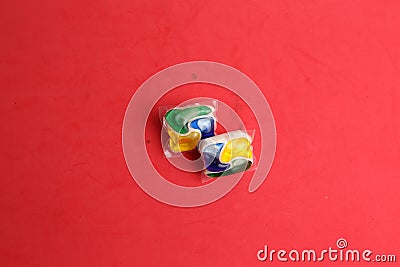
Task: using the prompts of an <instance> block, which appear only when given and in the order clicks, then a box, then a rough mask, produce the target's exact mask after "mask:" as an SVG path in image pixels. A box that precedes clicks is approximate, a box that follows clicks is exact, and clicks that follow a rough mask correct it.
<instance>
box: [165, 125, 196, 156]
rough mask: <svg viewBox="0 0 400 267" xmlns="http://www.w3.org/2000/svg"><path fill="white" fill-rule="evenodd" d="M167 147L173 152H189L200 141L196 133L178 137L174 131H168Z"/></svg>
mask: <svg viewBox="0 0 400 267" xmlns="http://www.w3.org/2000/svg"><path fill="white" fill-rule="evenodd" d="M168 135H169V137H170V138H169V147H170V148H171V150H172V151H174V152H184V151H190V150H193V149H195V148H196V146H197V143H198V142H199V140H200V134H199V133H198V132H192V133H189V134H188V135H180V134H178V133H176V132H175V131H172V130H170V129H168Z"/></svg>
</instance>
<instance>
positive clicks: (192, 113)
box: [165, 106, 212, 134]
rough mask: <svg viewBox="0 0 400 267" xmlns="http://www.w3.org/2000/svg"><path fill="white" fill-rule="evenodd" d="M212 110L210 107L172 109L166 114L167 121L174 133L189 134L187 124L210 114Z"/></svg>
mask: <svg viewBox="0 0 400 267" xmlns="http://www.w3.org/2000/svg"><path fill="white" fill-rule="evenodd" d="M211 112H212V109H211V108H210V107H208V106H194V107H189V108H180V109H171V110H170V111H168V112H167V113H166V114H165V120H166V121H167V123H168V125H169V126H171V128H172V129H174V131H176V132H178V133H180V134H187V133H188V132H189V129H188V127H187V123H188V122H189V121H190V120H191V119H192V118H194V117H197V116H203V115H207V114H210V113H211Z"/></svg>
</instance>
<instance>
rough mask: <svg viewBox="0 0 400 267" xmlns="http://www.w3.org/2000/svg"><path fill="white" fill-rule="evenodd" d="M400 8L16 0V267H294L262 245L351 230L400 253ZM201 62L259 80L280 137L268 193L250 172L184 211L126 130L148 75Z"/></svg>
mask: <svg viewBox="0 0 400 267" xmlns="http://www.w3.org/2000/svg"><path fill="white" fill-rule="evenodd" d="M399 12H400V3H399V2H398V1H383V2H382V1H281V0H277V1H240V2H239V1H237V2H232V1H217V3H211V1H208V2H205V3H200V2H197V1H105V0H99V1H75V0H71V1H50V0H41V1H2V2H1V4H0V33H1V42H0V54H1V57H0V73H1V74H0V77H1V80H0V87H1V97H0V110H1V112H0V116H1V124H0V131H1V138H0V160H1V161H0V164H1V165H0V173H1V178H0V211H1V213H0V214H1V220H0V238H1V242H0V263H1V266H258V265H259V266H262V265H271V264H274V266H288V265H291V264H290V263H280V264H279V263H277V262H275V263H264V264H263V263H260V262H258V261H257V258H256V252H257V250H259V249H261V248H262V247H263V246H264V244H267V245H268V246H270V247H272V248H275V249H279V248H286V249H291V248H298V249H303V248H309V249H324V248H327V247H329V246H332V247H335V242H336V240H337V239H338V238H340V237H344V238H346V239H347V241H348V243H349V248H360V249H365V248H367V249H371V250H373V251H374V253H393V254H396V253H397V256H398V257H400V251H399V250H398V245H399V243H400V230H399V229H400V228H399V224H400V217H399V214H400V208H399V203H400V192H399V188H400V164H399V162H400V145H399V144H400V119H399V117H400V108H399V106H400V89H399V88H400V77H399V76H400V72H399V66H400V65H399V64H400V49H399V47H400V16H399ZM192 60H210V61H218V62H221V63H225V64H228V65H231V66H233V67H235V68H237V69H239V70H241V71H243V72H244V73H246V74H247V75H248V76H249V77H251V78H252V79H253V80H254V81H255V82H256V83H257V84H258V85H259V87H260V88H261V89H262V90H263V92H264V93H265V96H266V98H267V100H268V102H269V104H270V106H271V108H272V111H273V113H274V116H275V121H276V126H277V137H278V143H277V152H276V158H275V161H274V164H273V166H272V169H271V172H270V174H269V175H268V177H267V179H266V181H265V183H264V184H263V185H262V187H261V188H260V189H259V190H258V191H257V192H255V193H254V194H249V193H248V192H247V187H248V183H249V180H250V173H247V174H246V175H245V176H244V178H243V179H242V180H241V182H240V183H239V184H238V186H236V187H235V189H234V190H233V191H232V192H230V193H229V194H228V195H227V196H226V197H224V198H222V199H221V200H219V201H217V202H215V203H213V204H211V205H208V206H204V207H200V208H191V209H184V208H176V207H171V206H167V205H164V204H161V203H159V202H157V201H156V200H154V199H152V198H150V197H149V196H147V195H146V194H145V193H144V192H143V191H142V190H141V189H140V188H139V187H138V186H137V185H136V183H135V182H134V180H133V179H132V178H131V176H130V174H129V172H128V170H127V167H126V165H125V162H124V157H123V153H122V145H121V128H122V121H123V117H124V112H125V109H126V107H127V104H128V103H129V100H130V98H131V97H132V95H133V93H134V92H135V90H136V89H137V88H138V87H139V86H140V85H141V83H143V82H144V81H145V80H146V79H147V78H148V77H150V76H151V75H152V74H154V73H156V72H157V71H160V70H162V69H163V68H165V67H168V66H171V65H174V64H177V63H181V62H186V61H192ZM206 87H207V86H204V85H192V87H188V90H187V91H188V95H185V96H182V95H181V94H177V93H176V92H177V91H175V93H176V95H180V96H181V99H182V100H184V99H185V98H187V97H190V96H192V95H196V94H197V95H198V94H199V91H198V90H197V91H194V88H197V89H198V88H200V89H201V88H204V90H205V91H207V90H209V92H210V94H212V93H213V92H214V93H215V90H210V88H208V89H207V88H206ZM181 89H182V88H181ZM180 92H181V93H182V94H183V93H185V92H184V91H183V90H181V91H180ZM176 95H175V97H170V100H171V101H167V99H168V98H165V99H164V102H172V101H173V100H174V101H178V98H179V97H176ZM200 95H201V93H200ZM218 95H219V97H220V98H222V99H223V100H225V101H226V102H228V103H230V102H231V103H234V102H235V101H239V100H235V98H234V97H233V96H232V95H229V94H226V92H224V93H221V94H219V93H218ZM166 97H168V96H166ZM172 104H173V103H172ZM233 106H234V107H240V106H241V105H240V103H239V104H237V105H233ZM249 118H250V117H249ZM151 127H153V128H154V129H158V128H157V127H158V126H157V125H156V124H153V126H149V129H150V128H151ZM149 129H147V133H146V134H147V137H148V138H149V139H148V147H149V148H150V151H152V153H153V154H156V153H157V151H158V149H159V146H158V145H157V142H159V141H158V140H159V133H158V131H154V132H153V131H149ZM139 130H140V129H139ZM160 162H161V163H160V165H159V166H161V167H162V166H165V168H163V173H164V174H165V175H171V176H173V174H174V173H176V172H177V171H176V170H174V169H173V168H172V167H168V165H167V164H166V163H163V162H162V160H160ZM163 164H164V165H163ZM261 164H262V163H261ZM168 168H169V169H170V170H169V171H168ZM193 178H194V177H193V176H188V177H187V178H186V176H180V177H178V178H177V181H176V182H177V183H184V184H188V185H196V181H195V180H193ZM227 179H228V177H227ZM325 263H326V262H325ZM322 264H323V263H319V264H315V263H308V264H302V263H301V266H322ZM294 265H295V266H299V263H297V265H296V264H294ZM331 265H332V266H341V265H343V266H348V265H352V264H350V263H339V262H337V263H334V264H331ZM361 265H363V264H362V263H359V264H358V266H361ZM371 265H374V264H371ZM387 265H391V266H393V265H394V264H387ZM379 266H383V264H380V265H379Z"/></svg>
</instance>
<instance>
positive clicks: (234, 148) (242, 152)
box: [220, 138, 253, 163]
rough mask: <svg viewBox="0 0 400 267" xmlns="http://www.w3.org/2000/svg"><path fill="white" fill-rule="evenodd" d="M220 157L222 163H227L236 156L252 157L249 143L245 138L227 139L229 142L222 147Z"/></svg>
mask: <svg viewBox="0 0 400 267" xmlns="http://www.w3.org/2000/svg"><path fill="white" fill-rule="evenodd" d="M220 157H221V162H222V163H228V162H230V161H231V160H232V159H233V158H236V157H244V158H248V159H251V158H252V157H253V152H252V150H251V143H250V141H249V140H248V139H247V138H236V139H232V140H229V142H228V143H227V144H226V145H225V147H224V148H223V149H222V151H221V156H220Z"/></svg>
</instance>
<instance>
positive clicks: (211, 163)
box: [203, 143, 230, 172]
mask: <svg viewBox="0 0 400 267" xmlns="http://www.w3.org/2000/svg"><path fill="white" fill-rule="evenodd" d="M223 146H224V144H223V143H218V144H215V145H210V146H208V147H206V148H205V149H204V151H203V156H204V163H205V166H206V168H207V170H209V171H210V172H223V171H225V170H226V169H228V168H229V166H230V164H229V163H221V162H220V161H219V155H220V153H221V150H222V148H223Z"/></svg>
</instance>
